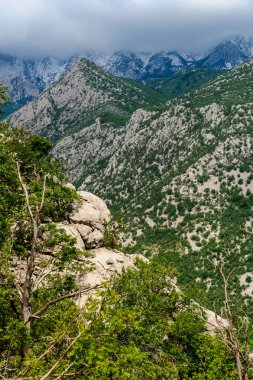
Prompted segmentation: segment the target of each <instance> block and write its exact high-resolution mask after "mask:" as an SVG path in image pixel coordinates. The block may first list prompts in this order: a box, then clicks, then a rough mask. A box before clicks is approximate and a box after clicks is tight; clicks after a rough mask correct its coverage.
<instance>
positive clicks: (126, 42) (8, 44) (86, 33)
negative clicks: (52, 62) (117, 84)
mask: <svg viewBox="0 0 253 380" xmlns="http://www.w3.org/2000/svg"><path fill="white" fill-rule="evenodd" d="M235 35H245V36H253V0H0V52H1V53H5V54H14V55H18V56H24V57H25V56H26V57H30V58H33V57H40V56H46V55H53V56H57V57H65V56H69V55H71V54H73V53H78V52H79V53H81V52H83V51H85V50H87V49H99V50H129V49H133V50H160V49H166V50H172V49H178V50H180V49H181V50H186V51H189V52H190V51H192V52H194V53H196V52H202V51H203V50H207V49H209V48H210V47H212V46H213V45H215V44H217V43H219V42H220V41H222V40H224V39H226V38H230V37H233V36H235Z"/></svg>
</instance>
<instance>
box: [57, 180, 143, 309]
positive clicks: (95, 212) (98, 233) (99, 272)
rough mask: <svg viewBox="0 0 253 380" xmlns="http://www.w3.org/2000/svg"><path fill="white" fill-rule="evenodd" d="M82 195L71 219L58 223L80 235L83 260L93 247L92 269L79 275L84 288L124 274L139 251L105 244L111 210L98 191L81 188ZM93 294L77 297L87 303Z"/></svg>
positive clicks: (71, 234) (58, 225)
mask: <svg viewBox="0 0 253 380" xmlns="http://www.w3.org/2000/svg"><path fill="white" fill-rule="evenodd" d="M67 186H72V185H67ZM78 195H79V196H80V201H78V202H76V204H75V205H74V208H73V212H72V213H71V215H70V217H69V221H64V222H61V223H58V224H57V227H58V228H63V229H64V230H65V231H66V233H67V234H68V235H69V236H71V237H75V238H76V247H77V248H79V249H80V250H82V251H84V257H80V260H83V261H86V260H87V250H88V251H90V255H89V257H88V261H89V264H91V268H92V269H91V271H89V272H88V273H86V274H83V275H81V276H79V277H78V278H77V283H78V285H79V287H80V288H86V287H89V288H93V287H95V286H96V285H100V284H102V283H103V282H104V281H108V280H110V278H111V277H112V276H114V275H115V274H120V273H121V272H122V269H123V268H125V269H126V268H129V267H133V266H134V261H135V259H136V257H137V256H138V255H126V254H124V253H122V252H119V251H117V250H112V249H110V248H106V247H104V246H103V245H104V232H105V224H106V223H108V222H109V221H110V218H111V215H110V211H109V209H108V207H107V206H106V204H105V202H104V201H103V200H102V199H100V198H99V197H97V196H96V195H94V194H91V193H89V192H87V191H78ZM142 258H143V260H146V259H145V258H144V257H142ZM89 295H90V293H89V292H85V293H81V294H80V295H79V296H78V298H77V300H76V302H77V303H78V305H80V306H83V305H84V304H85V302H86V300H87V298H88V296H89Z"/></svg>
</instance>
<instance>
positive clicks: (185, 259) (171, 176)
mask: <svg viewBox="0 0 253 380" xmlns="http://www.w3.org/2000/svg"><path fill="white" fill-rule="evenodd" d="M104 78H107V76H106V77H104ZM108 79H110V80H116V81H119V83H120V84H121V83H125V82H121V79H115V78H114V79H112V78H111V77H109V78H108ZM76 80H77V82H79V80H78V78H77V79H76ZM252 80H253V61H251V62H249V63H246V64H244V65H242V66H241V67H239V68H237V69H235V70H233V71H231V72H228V73H226V74H225V75H223V76H221V77H219V78H216V79H214V80H213V81H211V82H210V83H208V84H206V85H203V86H202V87H201V88H199V89H196V90H195V91H193V92H192V93H190V94H187V95H185V96H184V97H182V98H181V99H175V100H173V101H170V102H168V103H167V105H166V106H164V107H162V108H161V107H160V108H159V107H151V108H149V109H139V110H137V111H135V112H134V113H133V114H132V116H131V119H130V121H129V122H128V123H126V124H125V125H124V124H122V125H121V127H120V128H115V127H114V126H113V124H112V123H111V122H110V120H108V119H107V120H103V118H101V117H100V118H99V117H98V118H97V119H96V121H95V122H94V123H92V125H89V126H87V124H85V125H84V127H83V128H81V127H82V125H81V124H79V128H80V129H79V128H78V130H75V129H74V128H73V127H72V128H71V129H70V130H68V131H64V132H65V133H66V134H68V136H66V137H65V138H63V139H61V141H59V142H58V143H57V144H56V146H55V148H54V155H55V156H56V157H59V158H61V159H62V160H63V161H64V162H65V164H66V167H67V169H68V173H69V176H70V179H71V180H72V181H74V182H75V183H76V184H77V185H78V186H80V187H81V188H84V189H87V190H90V191H93V192H95V193H97V194H98V195H100V196H101V197H102V198H103V199H106V200H107V202H108V204H110V205H111V208H112V209H113V210H114V213H116V215H118V216H123V219H124V221H125V223H126V225H127V227H128V229H130V231H131V233H130V234H127V235H126V236H125V244H129V243H131V244H132V245H134V246H133V247H132V248H131V250H132V251H139V250H140V251H141V252H143V251H144V252H146V253H147V254H148V253H150V252H152V251H154V250H155V251H160V254H163V255H166V256H167V257H169V260H170V261H171V262H174V264H175V265H176V266H177V267H178V268H179V273H180V275H179V279H178V280H179V283H180V286H182V287H183V286H184V285H187V287H188V288H189V286H190V285H191V286H192V287H194V288H196V287H197V288H198V289H202V291H203V294H204V295H206V297H207V299H206V300H205V302H206V304H207V305H208V306H209V307H210V308H212V306H213V300H217V302H219V300H221V299H222V295H221V290H220V289H221V280H220V278H219V277H218V275H217V274H216V273H215V271H214V269H213V267H212V265H211V263H210V261H209V260H210V259H211V260H213V261H214V263H215V262H217V261H219V260H223V261H224V263H225V265H226V270H227V271H229V270H230V269H231V268H234V267H235V269H234V273H233V284H232V287H233V291H231V294H232V296H233V297H234V298H235V299H238V298H239V299H240V298H241V297H243V298H244V300H245V305H246V304H247V305H253V303H252V290H253V288H252V285H251V282H252V283H253V276H252V274H251V272H252V270H253V258H252V243H253V240H252V239H253V235H252V228H253V211H252V207H253V195H252V193H253V177H252V172H253V167H252V162H253V160H252V158H253V157H252V152H253V149H252V148H253V102H252V98H253V87H252ZM59 83H61V81H60V82H59ZM104 85H105V86H106V87H107V88H108V86H109V85H107V84H106V83H105V82H104ZM62 91H64V88H63V89H62ZM66 93H67V90H66ZM129 98H130V96H129ZM42 99H44V98H43V97H42ZM114 99H115V98H114ZM113 101H114V102H115V100H113ZM69 103H70V104H71V102H68V104H69ZM32 104H34V103H32ZM35 104H36V107H37V103H36V102H35ZM42 104H43V103H42ZM115 105H117V107H118V103H117V102H116V103H115ZM110 106H112V103H110ZM31 107H32V105H31ZM43 107H44V104H43ZM96 110H97V109H96ZM77 111H78V108H77ZM79 111H80V110H79ZM26 112H27V108H24V109H23V110H21V111H20V113H18V115H19V117H18V118H16V119H15V115H14V117H13V121H14V122H16V123H17V121H18V120H19V121H20V120H22V118H23V120H25V118H26V117H27V113H26ZM42 116H43V118H42V119H41V120H40V123H42V125H43V124H45V123H48V119H47V117H48V114H46V115H45V114H42ZM98 116H99V114H98ZM54 117H55V119H54V118H51V119H50V120H49V121H50V122H51V124H50V123H48V124H47V129H36V130H35V132H36V133H38V132H40V133H45V132H46V133H47V135H51V136H54V135H55V131H54V128H55V125H56V126H57V125H63V126H64V120H63V121H62V120H61V122H59V120H58V119H57V117H58V115H57V114H54ZM75 117H76V118H77V119H78V117H83V115H82V111H81V112H80V114H79V115H78V113H77V115H76V116H75ZM60 118H61V115H60ZM53 120H55V121H54V122H53V123H52V121H53ZM37 122H38V121H37V120H36V119H32V118H31V119H30V120H29V121H28V122H27V124H26V125H28V126H29V127H30V129H32V128H33V125H38V124H36V123H37ZM67 132H68V133H67ZM70 132H71V134H70ZM73 132H74V133H73ZM248 314H250V312H249V313H248ZM250 316H252V317H253V315H250Z"/></svg>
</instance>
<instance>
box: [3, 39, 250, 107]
mask: <svg viewBox="0 0 253 380" xmlns="http://www.w3.org/2000/svg"><path fill="white" fill-rule="evenodd" d="M252 56H253V40H252V39H246V38H244V37H236V38H234V39H231V40H228V41H225V42H223V43H221V44H219V45H218V46H216V47H215V48H214V49H212V50H211V51H208V52H207V53H206V54H203V55H202V56H195V55H191V54H185V53H183V52H179V51H172V52H171V51H169V52H166V51H158V52H140V53H135V52H131V51H130V52H114V53H112V54H106V53H103V52H87V53H85V54H83V57H84V58H88V59H89V60H91V61H93V62H94V63H96V64H97V65H99V66H101V67H102V68H103V69H105V70H106V71H108V72H109V73H111V74H113V75H116V76H119V77H124V78H130V79H135V80H139V81H143V80H149V79H150V78H165V77H171V76H172V75H173V74H175V73H178V72H179V71H182V70H185V69H187V68H208V69H216V70H217V69H219V70H227V69H231V68H235V67H237V66H238V65H240V64H241V63H243V62H245V61H247V60H248V59H250V58H251V57H252ZM78 58H80V55H79V56H77V55H76V56H72V57H70V58H68V59H65V60H61V59H57V58H52V57H47V58H43V59H40V60H25V59H20V58H17V57H11V56H6V55H0V81H2V82H4V83H5V84H6V85H7V86H8V87H9V88H10V96H11V98H12V99H13V102H12V103H10V104H9V106H8V109H7V110H6V112H7V114H9V113H11V112H12V111H14V110H16V109H18V108H20V107H21V106H23V105H25V104H26V103H28V102H29V101H31V100H33V99H34V98H36V97H38V95H39V94H40V93H41V92H42V91H43V90H44V89H45V87H46V86H47V85H49V84H51V83H53V82H55V81H56V80H58V79H59V77H60V76H61V75H62V74H63V73H64V72H65V71H66V70H67V69H68V68H69V67H70V66H71V65H72V64H73V62H75V61H76V60H77V59H78Z"/></svg>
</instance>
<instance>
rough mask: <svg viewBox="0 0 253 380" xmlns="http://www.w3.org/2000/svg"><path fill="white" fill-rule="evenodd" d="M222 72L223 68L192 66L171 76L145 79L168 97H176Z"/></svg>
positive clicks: (149, 84)
mask: <svg viewBox="0 0 253 380" xmlns="http://www.w3.org/2000/svg"><path fill="white" fill-rule="evenodd" d="M221 74H224V71H223V70H215V69H208V68H193V69H191V68H190V69H186V70H184V71H180V72H178V73H175V74H173V75H171V76H169V77H165V78H151V79H148V80H147V81H145V83H146V84H147V85H148V86H150V87H152V88H154V89H155V90H157V91H159V92H162V93H163V94H165V95H166V96H168V98H176V97H178V96H182V95H184V94H186V93H188V92H190V91H192V90H193V89H195V88H197V87H200V86H202V85H203V84H205V83H206V82H209V81H211V80H212V79H214V78H216V77H217V76H219V75H221Z"/></svg>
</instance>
